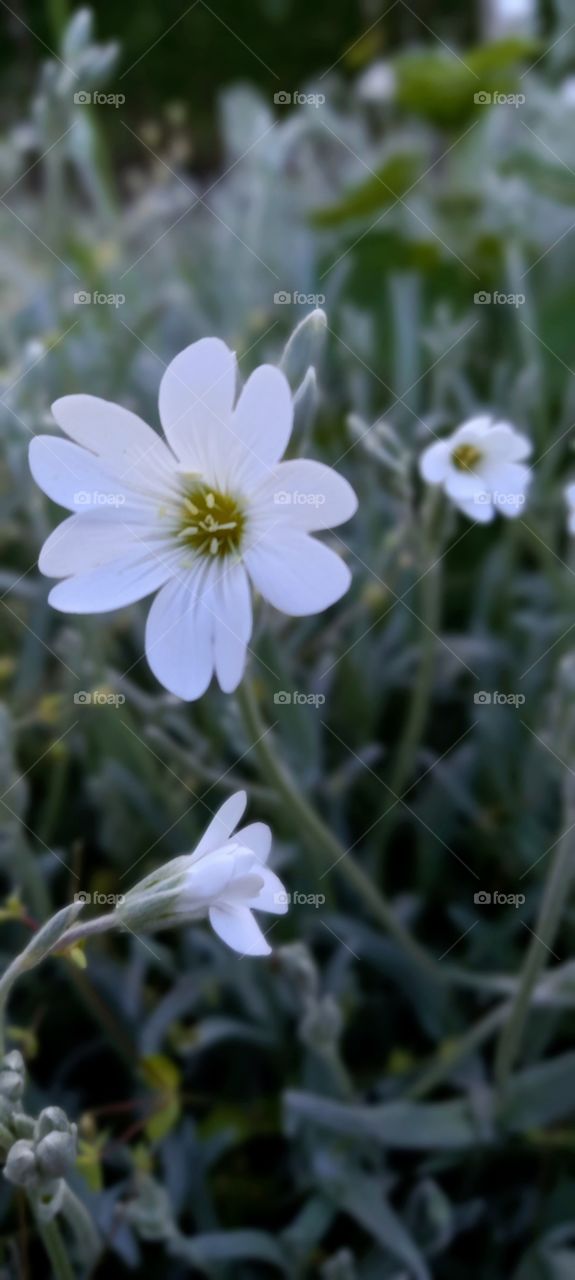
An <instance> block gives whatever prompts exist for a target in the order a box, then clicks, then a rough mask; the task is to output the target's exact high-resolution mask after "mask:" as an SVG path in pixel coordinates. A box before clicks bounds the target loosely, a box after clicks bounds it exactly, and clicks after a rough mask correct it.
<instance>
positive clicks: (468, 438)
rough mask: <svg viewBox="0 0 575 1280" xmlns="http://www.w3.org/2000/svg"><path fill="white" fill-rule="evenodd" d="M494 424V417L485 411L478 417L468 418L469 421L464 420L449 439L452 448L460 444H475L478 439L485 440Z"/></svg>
mask: <svg viewBox="0 0 575 1280" xmlns="http://www.w3.org/2000/svg"><path fill="white" fill-rule="evenodd" d="M492 426H493V418H491V417H490V416H489V414H486V413H483V414H481V415H480V416H479V417H477V418H468V420H467V422H463V423H462V424H461V426H460V427H458V428H457V431H454V433H453V435H452V437H451V440H450V441H449V444H450V447H451V449H454V448H456V447H457V445H459V444H475V443H476V441H477V443H479V441H480V440H481V441H483V443H484V444H485V437H486V436H487V435H488V434H489V432H490V431H491V428H492Z"/></svg>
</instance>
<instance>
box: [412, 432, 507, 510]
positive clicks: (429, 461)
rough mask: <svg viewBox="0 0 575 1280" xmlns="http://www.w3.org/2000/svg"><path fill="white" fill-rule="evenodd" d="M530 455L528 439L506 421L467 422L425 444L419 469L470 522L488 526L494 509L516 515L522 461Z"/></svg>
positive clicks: (424, 477) (425, 478)
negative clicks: (429, 443)
mask: <svg viewBox="0 0 575 1280" xmlns="http://www.w3.org/2000/svg"><path fill="white" fill-rule="evenodd" d="M530 453H531V443H530V441H529V440H528V439H527V438H526V436H522V435H520V434H519V432H518V431H516V430H515V428H514V427H512V426H510V424H509V423H507V422H493V419H492V418H488V417H482V418H471V419H470V420H469V422H464V423H463V425H462V426H461V427H458V428H457V431H454V433H453V435H452V436H451V438H450V439H449V440H440V441H438V443H437V444H431V445H430V446H429V448H428V449H426V450H425V452H424V453H423V454H422V455H421V458H420V461H419V469H420V471H421V474H422V476H423V479H424V480H427V482H428V483H429V484H440V485H442V486H443V489H444V490H445V493H446V494H447V495H448V497H449V498H451V500H452V502H454V503H455V505H456V507H459V509H460V511H463V513H464V515H466V516H469V518H470V520H477V521H479V522H480V523H481V524H488V523H489V521H490V520H493V517H494V515H495V512H496V511H500V512H501V515H504V516H509V517H513V516H518V515H519V513H520V511H521V508H522V506H523V503H524V502H525V492H526V489H527V487H528V484H529V481H530V479H531V469H530V467H525V466H523V465H522V460H523V459H524V458H527V457H528V456H529V454H530Z"/></svg>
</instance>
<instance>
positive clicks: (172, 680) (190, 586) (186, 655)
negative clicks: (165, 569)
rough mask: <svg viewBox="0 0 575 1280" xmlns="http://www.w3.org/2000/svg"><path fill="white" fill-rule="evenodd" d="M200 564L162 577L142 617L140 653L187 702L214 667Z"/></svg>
mask: <svg viewBox="0 0 575 1280" xmlns="http://www.w3.org/2000/svg"><path fill="white" fill-rule="evenodd" d="M211 568H212V566H211V565H210V566H207V568H204V566H203V565H201V566H200V567H199V568H198V569H196V570H195V571H190V570H188V571H187V572H185V573H184V574H182V573H180V574H179V575H178V577H177V578H174V579H173V580H172V581H171V582H168V583H166V586H165V587H164V588H163V590H162V591H160V592H159V593H158V595H157V596H156V599H155V600H154V602H153V604H152V607H151V609H150V612H149V614H148V621H147V623H146V657H147V659H148V662H149V664H150V667H151V668H152V671H153V672H154V675H155V676H156V678H157V679H158V680H159V681H160V684H163V686H164V688H165V689H169V691H170V693H175V694H176V696H177V697H178V698H184V699H185V701H186V702H192V701H194V699H195V698H200V697H201V696H202V694H203V693H205V691H206V689H207V687H208V685H209V683H210V680H211V678H212V674H213V669H214V616H213V612H212V611H211V609H210V608H208V607H207V605H206V601H207V600H208V599H210V603H211V596H210V570H211Z"/></svg>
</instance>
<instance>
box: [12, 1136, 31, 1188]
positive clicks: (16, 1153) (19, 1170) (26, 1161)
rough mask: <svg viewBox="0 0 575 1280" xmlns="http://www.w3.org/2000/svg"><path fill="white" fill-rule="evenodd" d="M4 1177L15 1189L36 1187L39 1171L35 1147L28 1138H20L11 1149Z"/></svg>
mask: <svg viewBox="0 0 575 1280" xmlns="http://www.w3.org/2000/svg"><path fill="white" fill-rule="evenodd" d="M4 1177H5V1178H7V1179H8V1182H12V1183H13V1184H14V1186H15V1187H34V1186H36V1184H37V1181H38V1169H37V1166H36V1156H35V1153H34V1147H33V1144H32V1143H31V1142H29V1140H28V1139H27V1138H19V1139H18V1141H17V1142H15V1143H14V1145H13V1146H12V1147H11V1148H10V1150H9V1152H8V1155H7V1157H6V1164H5V1165H4Z"/></svg>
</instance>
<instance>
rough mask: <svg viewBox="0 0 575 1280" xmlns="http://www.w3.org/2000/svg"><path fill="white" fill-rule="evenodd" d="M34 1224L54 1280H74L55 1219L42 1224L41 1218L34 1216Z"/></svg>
mask: <svg viewBox="0 0 575 1280" xmlns="http://www.w3.org/2000/svg"><path fill="white" fill-rule="evenodd" d="M36 1223H37V1226H38V1231H39V1233H40V1236H41V1237H42V1243H43V1245H44V1248H45V1250H46V1253H47V1254H48V1257H49V1259H50V1262H51V1264H52V1271H53V1273H54V1280H75V1276H74V1270H73V1267H72V1264H71V1262H70V1259H69V1257H68V1253H67V1250H66V1245H65V1244H64V1239H63V1236H62V1233H61V1231H60V1228H59V1226H58V1223H57V1222H56V1219H55V1218H53V1219H52V1221H51V1222H42V1220H41V1218H39V1217H38V1215H36Z"/></svg>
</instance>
